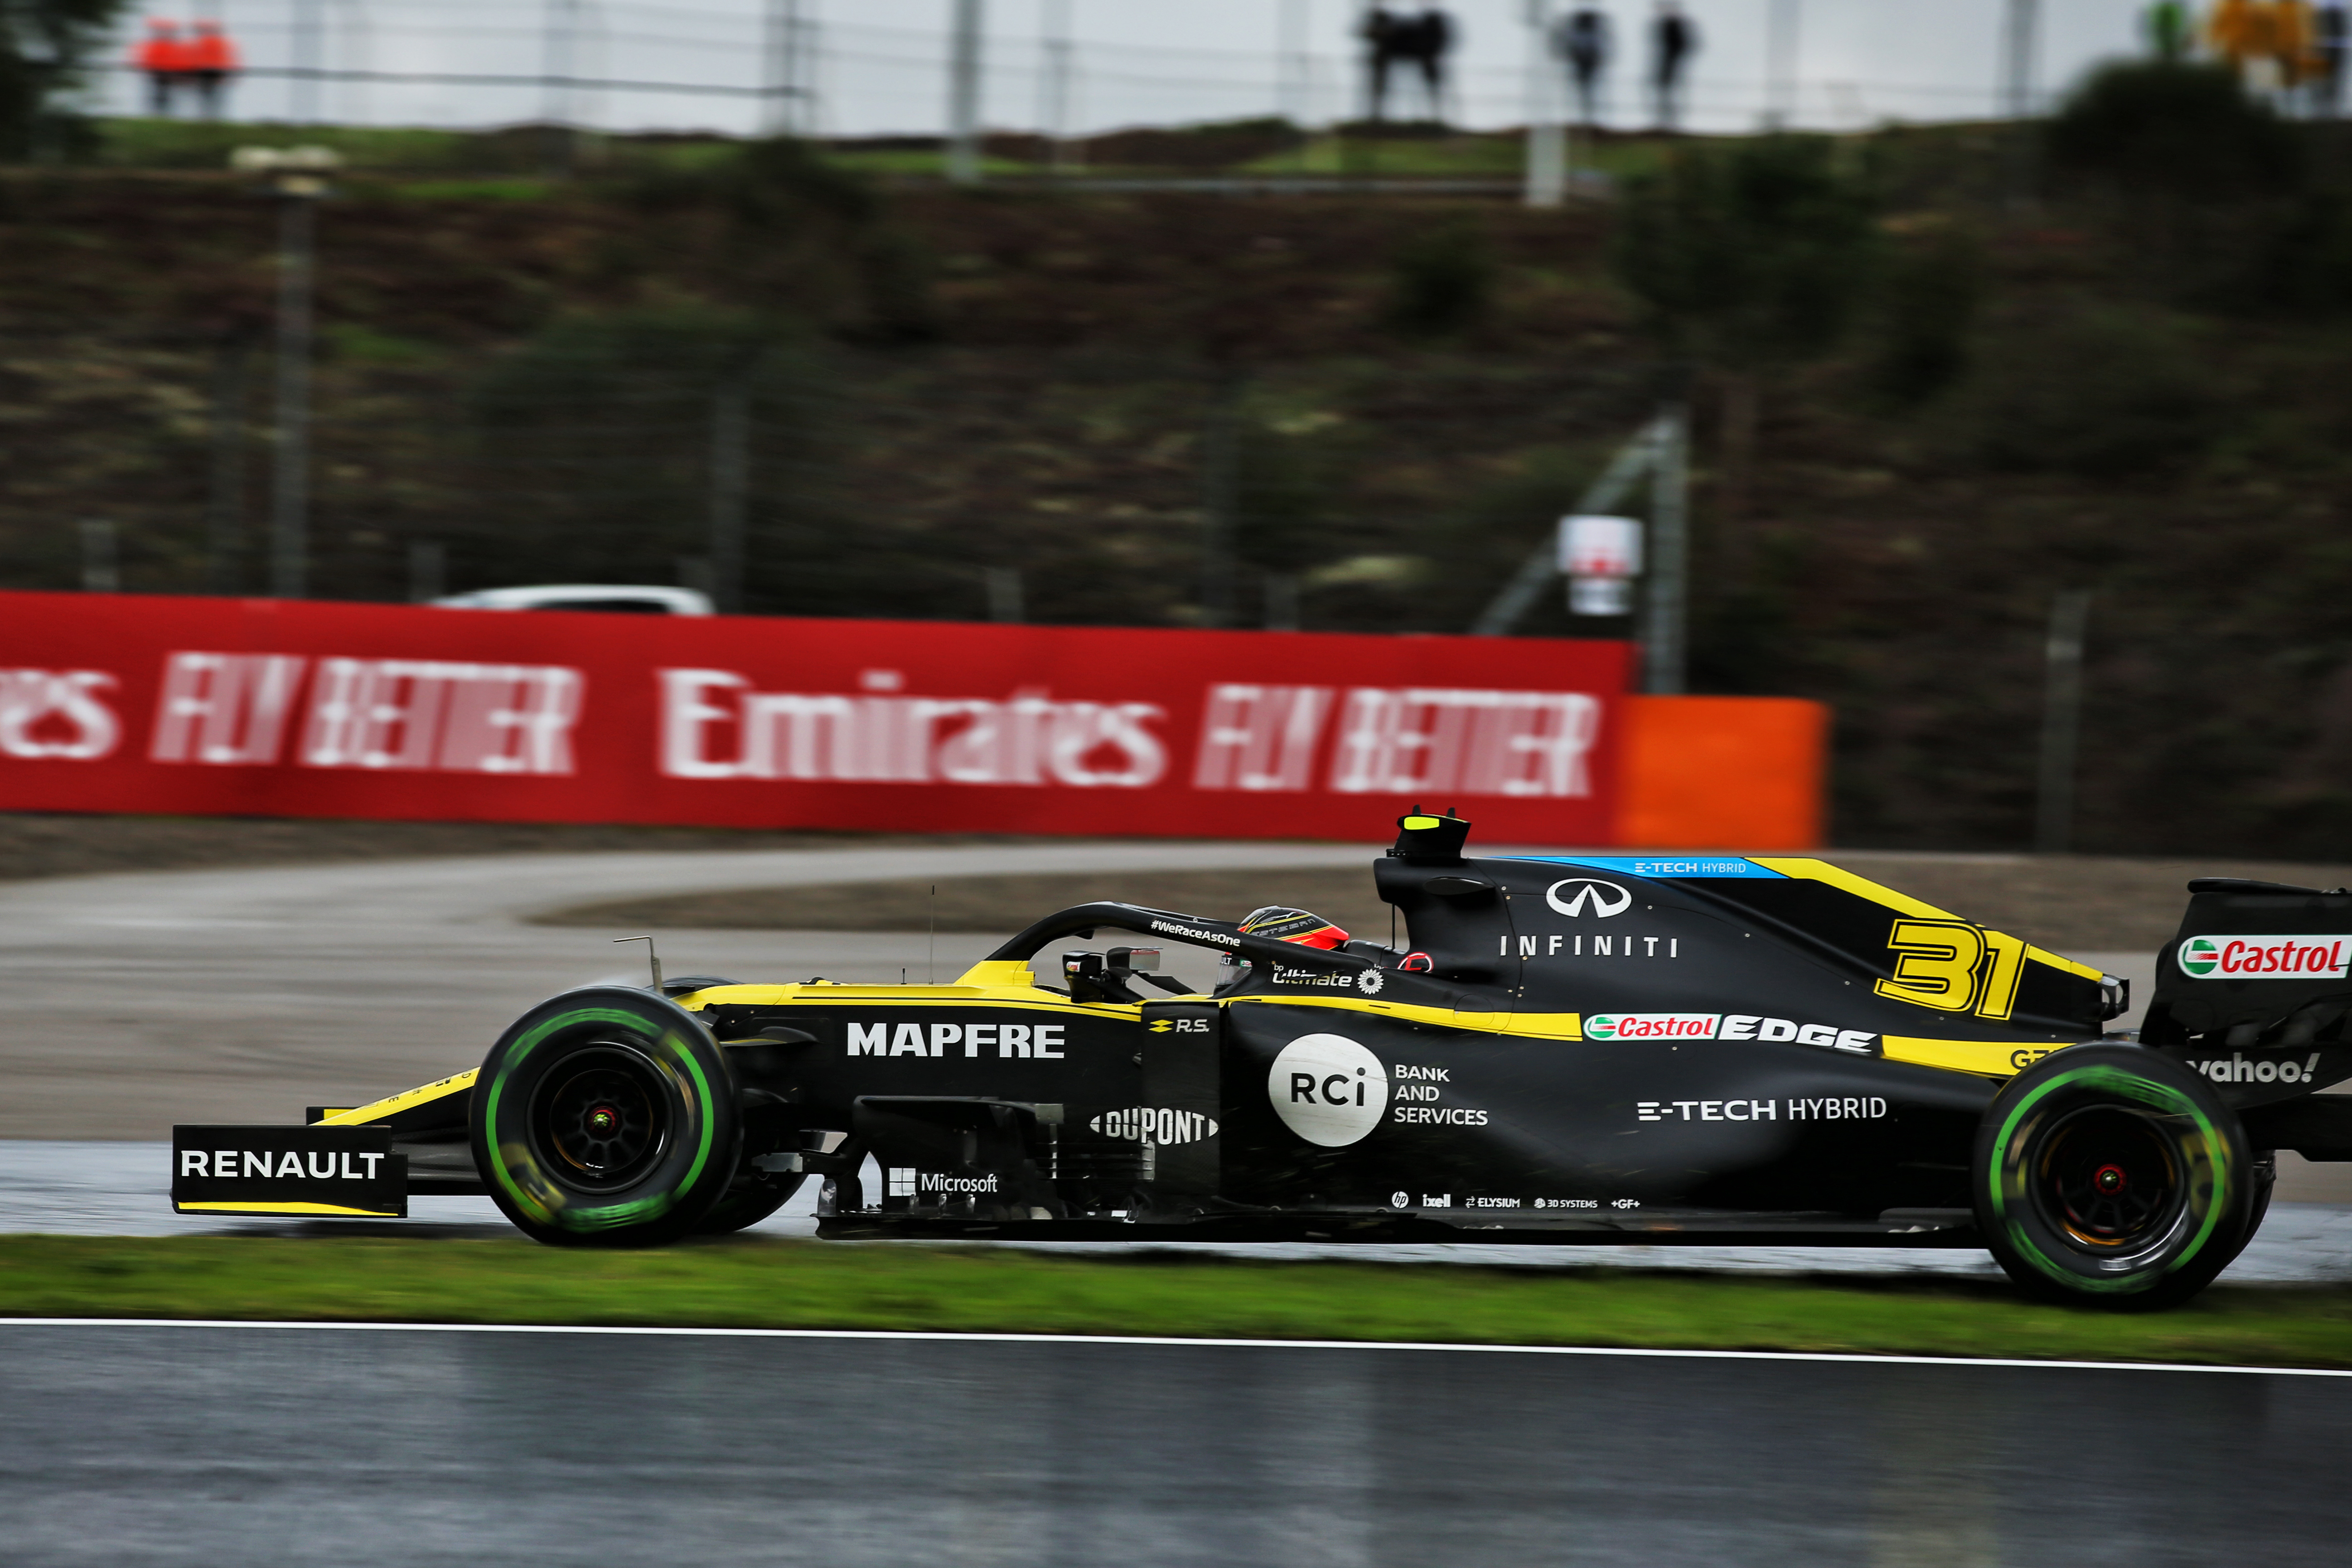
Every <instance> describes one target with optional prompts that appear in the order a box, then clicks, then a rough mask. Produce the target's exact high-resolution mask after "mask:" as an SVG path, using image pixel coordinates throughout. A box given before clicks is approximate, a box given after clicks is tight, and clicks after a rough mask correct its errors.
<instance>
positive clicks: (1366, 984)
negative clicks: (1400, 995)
mask: <svg viewBox="0 0 2352 1568" xmlns="http://www.w3.org/2000/svg"><path fill="white" fill-rule="evenodd" d="M1385 984H1388V982H1386V981H1384V980H1382V979H1381V972H1380V971H1379V970H1377V969H1367V970H1364V971H1363V972H1362V973H1359V974H1358V975H1357V976H1356V989H1357V990H1359V991H1360V992H1362V993H1363V994H1365V995H1367V996H1377V995H1379V994H1381V986H1382V985H1385Z"/></svg>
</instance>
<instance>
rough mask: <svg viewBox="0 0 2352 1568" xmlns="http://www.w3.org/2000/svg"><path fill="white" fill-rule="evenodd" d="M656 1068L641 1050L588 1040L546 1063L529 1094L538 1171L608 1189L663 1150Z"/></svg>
mask: <svg viewBox="0 0 2352 1568" xmlns="http://www.w3.org/2000/svg"><path fill="white" fill-rule="evenodd" d="M667 1089H668V1086H667V1084H666V1083H665V1082H664V1080H663V1079H662V1075H661V1071H660V1069H659V1068H656V1067H655V1065H654V1064H653V1062H652V1061H651V1060H649V1059H647V1058H646V1057H645V1056H644V1055H642V1054H641V1053H639V1052H637V1051H635V1050H633V1049H631V1048H630V1047H626V1046H620V1045H610V1044H605V1045H595V1046H591V1047H587V1048H586V1049H584V1050H580V1051H575V1052H573V1053H572V1054H571V1055H570V1056H567V1057H565V1058H563V1059H562V1061H559V1062H557V1063H555V1064H554V1065H553V1066H552V1067H551V1068H549V1069H548V1071H547V1073H546V1074H545V1076H544V1077H542V1078H541V1079H540V1084H539V1089H538V1092H537V1093H535V1094H533V1095H532V1096H531V1117H530V1121H531V1134H532V1142H535V1143H536V1144H537V1145H538V1152H539V1155H540V1164H541V1169H543V1170H544V1171H546V1173H548V1174H549V1175H550V1176H552V1177H553V1178H554V1179H555V1180H556V1181H558V1182H560V1183H562V1184H563V1185H565V1186H568V1187H572V1188H573V1189H575V1190H577V1191H581V1192H592V1193H603V1192H612V1191H614V1190H615V1189H617V1188H621V1187H625V1186H627V1185H629V1184H631V1183H633V1182H635V1180H636V1179H637V1178H638V1177H640V1176H642V1175H644V1174H645V1173H646V1171H648V1170H650V1169H651V1168H652V1167H653V1166H654V1165H655V1164H656V1163H658V1162H659V1161H660V1159H661V1157H662V1153H663V1152H664V1151H665V1150H667V1148H668V1147H669V1142H670V1135H671V1120H672V1112H671V1107H670V1100H671V1097H670V1095H669V1093H668V1092H667Z"/></svg>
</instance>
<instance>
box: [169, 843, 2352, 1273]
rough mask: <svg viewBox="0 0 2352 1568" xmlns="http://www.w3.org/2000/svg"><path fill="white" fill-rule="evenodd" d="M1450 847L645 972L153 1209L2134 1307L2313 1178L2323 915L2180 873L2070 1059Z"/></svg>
mask: <svg viewBox="0 0 2352 1568" xmlns="http://www.w3.org/2000/svg"><path fill="white" fill-rule="evenodd" d="M1468 826H1469V825H1468V824H1467V823H1466V822H1465V821H1463V820H1462V819H1460V818H1459V817H1456V816H1453V815H1452V814H1450V813H1449V814H1448V815H1446V816H1427V815H1423V814H1422V813H1420V811H1419V810H1418V808H1416V809H1415V812H1414V813H1413V814H1412V815H1410V816H1405V817H1403V818H1402V819H1401V823H1400V830H1399V834H1398V837H1397V841H1396V844H1395V847H1393V848H1392V849H1391V850H1390V852H1389V853H1388V855H1387V856H1386V857H1385V858H1381V859H1380V860H1378V861H1376V862H1375V865H1374V878H1375V880H1376V882H1377V885H1378V888H1379V891H1380V895H1381V898H1382V899H1383V900H1386V901H1387V902H1389V903H1390V904H1391V905H1392V906H1394V908H1395V910H1397V912H1398V914H1399V916H1400V917H1401V919H1402V924H1403V929H1404V931H1405V932H1406V933H1407V935H1406V937H1405V939H1404V940H1402V942H1401V943H1400V944H1399V945H1395V946H1390V945H1384V944H1379V943H1373V942H1362V941H1354V940H1349V939H1348V938H1347V936H1346V933H1344V932H1341V931H1337V930H1335V929H1334V928H1331V927H1329V926H1328V925H1327V924H1326V923H1325V922H1322V921H1318V920H1316V919H1314V918H1313V917H1311V916H1307V915H1306V914H1304V912H1303V911H1298V910H1282V909H1274V910H1262V911H1259V913H1258V915H1256V916H1254V917H1252V918H1251V919H1249V920H1245V921H1222V920H1214V919H1209V918H1206V917H1202V916H1198V915H1190V914H1182V913H1179V912H1177V911H1174V910H1155V909H1147V908H1142V907H1139V906H1136V905H1131V904H1123V903H1090V904H1081V905H1079V906H1077V907H1076V908H1073V909H1066V910H1061V911H1060V912H1059V913H1056V914H1054V915H1051V916H1049V917H1047V918H1046V919H1045V920H1042V921H1038V922H1037V923H1035V924H1034V925H1032V926H1031V927H1029V929H1028V930H1026V931H1023V932H1022V933H1021V934H1020V935H1019V936H1017V937H1014V938H1013V940H1012V941H1010V942H1006V943H1005V944H1004V945H1003V947H1001V948H999V949H997V950H996V951H995V952H992V953H991V954H990V955H989V956H988V958H987V959H985V960H984V961H982V963H977V964H975V965H973V966H972V967H971V970H970V971H969V972H968V973H964V974H963V975H961V977H959V978H958V979H957V980H956V981H955V982H954V983H953V984H943V985H942V984H926V985H906V984H901V985H866V984H834V983H830V982H827V981H824V980H811V981H806V982H803V983H800V984H738V983H736V982H733V981H729V980H720V979H716V978H710V977H704V976H697V977H690V978H674V979H668V980H664V979H663V978H662V976H661V974H660V972H659V969H658V965H657V964H656V969H655V973H654V976H653V984H649V985H647V986H646V987H644V988H641V989H640V988H635V987H630V986H622V985H612V984H606V985H597V986H591V987H587V988H584V989H581V990H575V991H569V992H565V993H563V994H560V995H557V996H554V997H551V998H550V999H549V1000H548V1001H546V1002H544V1003H542V1004H541V1005H538V1006H536V1007H534V1008H532V1009H531V1010H530V1012H528V1013H526V1014H525V1015H524V1016H522V1017H520V1019H518V1020H516V1022H515V1023H514V1025H513V1026H511V1027H509V1029H508V1030H507V1031H506V1032H505V1033H504V1034H503V1035H502V1036H500V1037H499V1040H498V1043H497V1044H496V1045H494V1046H492V1047H490V1051H489V1054H488V1057H487V1058H485V1059H484V1060H483V1062H482V1065H481V1066H480V1067H479V1068H475V1069H473V1070H471V1071H467V1072H462V1073H459V1074H457V1075H456V1076H454V1077H451V1078H447V1079H442V1080H441V1081H439V1082H437V1083H432V1084H427V1085H425V1086H424V1087H423V1088H421V1089H411V1090H409V1091H407V1092H406V1093H404V1094H397V1095H394V1096H393V1097H392V1098H390V1099H388V1100H379V1101H376V1102H375V1103H373V1104H369V1105H362V1106H358V1107H354V1108H348V1109H338V1108H331V1107H321V1108H317V1109H315V1110H313V1111H312V1113H311V1115H310V1119H309V1121H308V1122H307V1124H306V1125H303V1126H300V1127H291V1126H289V1127H280V1128H267V1127H182V1128H179V1129H176V1130H175V1139H174V1184H173V1199H174V1202H175V1204H176V1205H177V1206H178V1207H179V1208H180V1209H181V1210H182V1211H183V1212H190V1213H207V1214H221V1213H230V1214H266V1215H289V1214H294V1215H397V1214H403V1213H404V1212H405V1206H406V1201H407V1196H408V1194H423V1193H487V1194H488V1195H489V1196H490V1197H492V1198H493V1199H495V1200H496V1201H497V1203H498V1205H499V1207H500V1208H501V1209H502V1210H504V1211H505V1213H506V1214H507V1215H508V1216H509V1218H510V1219H512V1220H513V1222H514V1223H515V1225H516V1226H519V1227H520V1228H521V1229H522V1230H523V1231H524V1232H525V1233H526V1234H528V1235H530V1236H532V1237H537V1238H538V1239H540V1240H541V1241H545V1242H551V1243H555V1244H559V1245H568V1246H585V1247H629V1246H646V1245H653V1244H660V1243H666V1242H672V1241H677V1240H680V1239H682V1238H684V1237H689V1236H693V1235H696V1234H710V1233H716V1232H725V1231H730V1230H736V1229H740V1228H741V1227H742V1226H748V1225H751V1224H753V1223H756V1222H757V1221H759V1220H760V1219H761V1218H763V1217H765V1216H766V1215H769V1214H772V1212H774V1210H775V1209H776V1208H777V1206H778V1205H781V1204H782V1203H783V1202H784V1200H785V1199H786V1198H787V1197H788V1196H790V1195H791V1194H793V1192H794V1191H795V1190H796V1189H797V1188H798V1187H799V1186H800V1184H802V1183H803V1181H805V1180H807V1179H809V1178H811V1177H814V1178H816V1179H818V1180H819V1181H820V1182H821V1183H822V1184H823V1185H822V1188H821V1191H820V1197H819V1201H818V1205H817V1215H818V1232H819V1234H820V1235H821V1236H825V1237H892V1236H899V1237H997V1238H1015V1237H1039V1238H1062V1239H1087V1238H1108V1237H1116V1238H1123V1239H1134V1238H1137V1237H1165V1238H1168V1239H1215V1240H1224V1241H1234V1240H1291V1239H1297V1238H1301V1237H1311V1238H1315V1239H1318V1240H1328V1241H1350V1240H1357V1241H1366V1242H1395V1241H1433V1240H1458V1241H1479V1242H1502V1241H1510V1242H1532V1243H1546V1244H1553V1245H1560V1244H1576V1243H1612V1242H1613V1243H1628V1242H1639V1243H1647V1244H1657V1243H1662V1242H1663V1243H1726V1242H1738V1243H1746V1244H1751V1245H1753V1244H1785V1245H1801V1246H1819V1245H1823V1244H1846V1245H1873V1246H1885V1245H1895V1246H1922V1247H1986V1248H1989V1249H1990V1251H1991V1252H1992V1254H1993V1256H1994V1257H1995V1258H1998V1259H1999V1260H2000V1264H2001V1266H2002V1267H2003V1268H2005V1269H2007V1270H2008V1271H2009V1273H2010V1274H2011V1276H2012V1277H2013V1278H2014V1279H2017V1280H2018V1281H2019V1282H2020V1283H2021V1285H2024V1286H2026V1287H2027V1288H2029V1289H2032V1290H2033V1291H2035V1292H2038V1293H2040V1294H2043V1295H2047V1296H2056V1297H2062V1298H2067V1299H2074V1300H2086V1301H2093V1302H2099V1303H2105V1304H2109V1305H2115V1306H2154V1305H2159V1304H2163V1303H2167V1302H2172V1301H2178V1300H2182V1299H2183V1298H2185V1297H2187V1296H2188V1295H2189V1294H2190V1293H2192V1292H2194V1291H2196V1290H2197V1289H2200V1288H2201V1287H2202V1286H2204V1285H2205V1284H2206V1283H2207V1282H2208V1281H2210V1279H2212V1278H2213V1277H2214V1275H2215V1274H2216V1273H2218V1272H2219V1271H2220V1270H2221V1268H2223V1267H2224V1266H2225V1265H2226V1264H2227V1263H2228V1262H2229V1260H2230V1259H2231V1258H2233V1257H2234V1256H2236V1254H2237V1252H2238V1251H2239V1249H2240V1248H2241V1247H2243V1246H2244V1245H2245V1243H2246V1241H2247V1240H2248V1239H2249V1238H2250V1237H2252V1234H2253V1231H2254V1228H2255V1226H2257V1225H2259V1224H2260V1222H2261V1218H2262V1214H2263V1208H2264V1206H2265V1205H2266V1204H2267V1202H2268V1196H2269V1190H2270V1184H2271V1179H2272V1161H2273V1152H2274V1151H2276V1150H2278V1149H2282V1148H2288V1149H2295V1150H2299V1151H2300V1152H2303V1153H2304V1154H2305V1155H2306V1156H2309V1157H2312V1158H2318V1159H2347V1158H2352V1118H2347V1116H2346V1115H2345V1114H2344V1113H2345V1112H2346V1111H2347V1110H2352V1098H2338V1097H2327V1098H2325V1099H2319V1100H2315V1099H2314V1098H2313V1091H2314V1090H2315V1089H2320V1088H2323V1087H2325V1086H2326V1085H2328V1084H2331V1083H2334V1082H2336V1081H2337V1080H2339V1079H2344V1078H2346V1077H2347V1076H2352V1044H2348V1043H2347V1041H2346V1039H2345V1031H2346V1022H2345V1020H2346V1016H2347V1009H2352V980H2347V962H2352V895H2347V894H2346V893H2345V892H2343V891H2342V890H2340V889H2339V890H2337V891H2335V892H2325V893H2323V892H2320V891H2317V890H2315V889H2300V888H2285V887H2276V886H2272V885H2269V884H2261V883H2246V882H2237V881H2226V880H2210V881H2202V882H2198V883H2192V884H2191V892H2192V897H2191V900H2190V902H2189V911H2188V915H2187V917H2186V919H2185V921H2184V923H2183V926H2182V929H2181V931H2180V934H2179V937H2178V938H2177V939H2176V940H2175V942H2173V943H2172V944H2171V945H2170V946H2169V947H2168V949H2167V950H2166V952H2165V953H2164V955H2163V957H2162V960H2161V964H2160V973H2159V977H2158V987H2157V993H2156V995H2155V997H2154V1000H2153V1003H2152V1005H2151V1007H2150V1009H2149V1013H2148V1016H2147V1022H2146V1024H2145V1026H2144V1028H2143V1030H2142V1031H2140V1032H2139V1033H2138V1034H2137V1036H2127V1035H2111V1034H2105V1033H2103V1031H2104V1029H2105V1026H2106V1025H2107V1024H2108V1023H2109V1022H2110V1021H2111V1020H2113V1019H2115V1018H2116V1017H2118V1016H2121V1015H2122V1014H2123V1013H2124V1011H2125V1010H2126V994H2125V992H2126V987H2125V985H2124V983H2123V982H2121V981H2118V980H2116V979H2113V978H2110V977H2108V976H2105V975H2104V974H2102V973H2099V972H2098V971H2097V970H2095V969H2091V968H2087V967H2085V966H2084V965H2083V964H2080V963H2074V962H2073V961H2071V960H2069V959H2065V958H2063V957H2060V956H2059V955H2057V954H2056V953H2053V952H2044V951H2042V950H2041V949H2039V948H2036V947H2033V946H2031V945H2029V944H2028V943H2026V942H2021V941H2020V940H2018V939H2017V938H2015V937H2012V936H2008V935H2005V934H2003V933H2002V932H2000V931H1990V930H1988V929H1986V928H1985V927H1983V926H1980V925H1977V924H1974V923H1972V922H1970V921H1967V920H1963V919H1961V918H1959V917H1958V916H1955V915H1952V914H1948V913H1947V912H1945V911H1944V910H1939V909H1936V908H1933V907H1931V906H1929V905H1927V904H1924V903H1921V902H1919V901H1918V900H1914V899H1910V898H1906V897H1905V896H1904V895H1902V894H1901V893H1898V892H1895V891H1893V890H1892V889H1887V888H1884V887H1881V886H1879V885H1877V884H1875V883H1873V882H1870V881H1867V880H1865V879H1863V878H1860V877H1857V876H1854V875H1853V874H1852V873H1850V872H1847V871H1843V870H1841V869H1839V868H1837V867H1835V866H1832V865H1830V864H1827V863H1825V862H1823V861H1821V860H1817V859H1801V858H1771V857H1754V858H1746V857H1730V856H1721V857H1691V858H1650V857H1643V858H1622V857H1605V856H1604V857H1590V856H1566V857H1553V856H1531V857H1514V858H1496V859H1470V858H1465V856H1464V854H1463V849H1464V846H1465V838H1466V836H1467V833H1468ZM1110 932H1116V933H1120V934H1121V935H1122V936H1123V937H1125V938H1129V939H1132V940H1130V941H1129V942H1128V943H1127V944H1125V945H1107V944H1104V943H1101V942H1097V938H1098V937H1100V936H1102V935H1103V934H1104V933H1110ZM1160 943H1172V944H1183V945H1185V946H1188V947H1191V948H1194V949H1205V950H1210V951H1212V952H1216V953H1219V954H1221V955H1222V963H1221V968H1220V978H1219V981H1218V983H1217V984H1215V985H1214V986H1213V988H1212V989H1210V990H1206V991H1202V990H1196V989H1194V988H1192V986H1189V985H1187V984H1184V983H1182V982H1181V981H1177V980H1174V979H1171V978H1170V977H1169V976H1167V975H1165V974H1163V973H1158V972H1157V971H1158V970H1159V969H1160V960H1159V948H1158V944H1160ZM1072 944H1080V945H1076V946H1073V945H1072ZM1147 944H1148V945H1147ZM1047 952H1051V953H1052V954H1053V959H1052V962H1051V964H1050V966H1048V967H1047V968H1046V969H1045V973H1043V974H1041V973H1039V965H1038V964H1037V962H1036V961H1037V959H1038V957H1039V955H1041V954H1044V953H1047ZM867 1171H872V1172H875V1173H878V1180H869V1179H868V1178H866V1177H865V1176H864V1175H863V1174H862V1173H865V1172H867Z"/></svg>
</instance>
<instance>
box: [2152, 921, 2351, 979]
mask: <svg viewBox="0 0 2352 1568" xmlns="http://www.w3.org/2000/svg"><path fill="white" fill-rule="evenodd" d="M2179 959H2180V973H2183V974H2186V975H2187V976H2189V979H2191V980H2341V979H2343V978H2344V976H2345V972H2346V970H2347V967H2352V935H2345V936H2314V935H2312V934H2310V933H2309V932H2308V931H2306V932H2304V933H2302V934H2300V935H2294V936H2192V937H2190V938H2189V940H2188V941H2187V942H2182V943H2181V944H2180V952H2179Z"/></svg>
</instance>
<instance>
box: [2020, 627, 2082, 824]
mask: <svg viewBox="0 0 2352 1568" xmlns="http://www.w3.org/2000/svg"><path fill="white" fill-rule="evenodd" d="M2090 619H2091V595H2090V592H2089V590H2087V589H2083V588H2069V589H2065V590H2063V591H2062V592H2061V593H2060V594H2059V595H2058V596H2057V597H2056V598H2055V599H2053V600H2052V601H2051V605H2050V638H2049V641H2048V642H2047V643H2046V644H2044V645H2043V655H2042V658H2043V677H2042V766H2041V770H2040V771H2041V775H2042V776H2041V778H2040V780H2039V781H2038V785H2039V787H2037V788H2036V790H2035V791H2034V796H2035V799H2034V813H2033V818H2034V820H2033V847H2034V848H2035V849H2036V850H2037V851H2039V852H2040V853H2042V854H2044V855H2063V854H2064V853H2066V851H2067V849H2068V848H2069V847H2072V845H2073V842H2074V765H2075V758H2076V755H2077V754H2078V753H2079V752H2080V751H2081V749H2082V738H2083V639H2084V633H2085V632H2087V631H2088V630H2089V627H2090Z"/></svg>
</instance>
